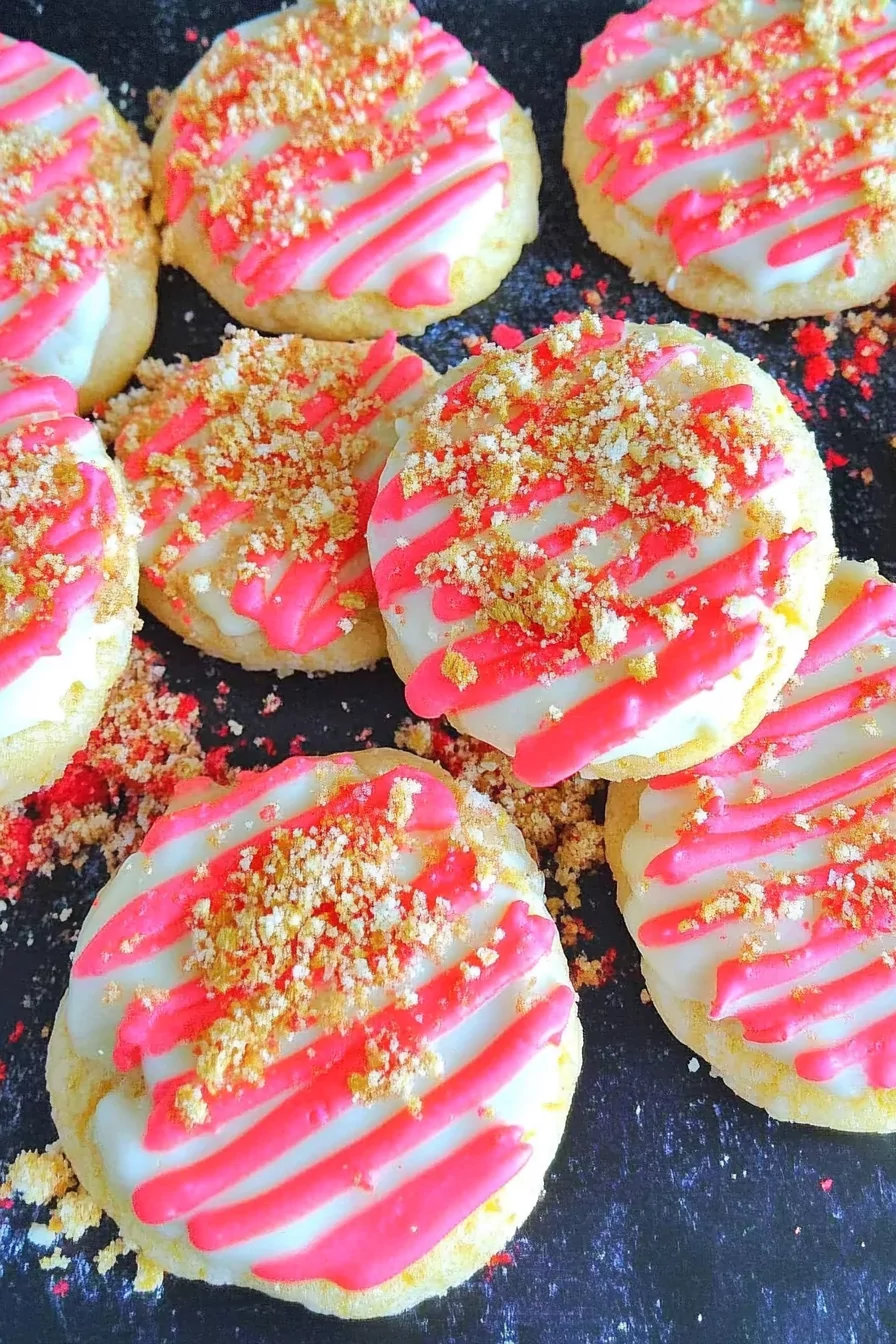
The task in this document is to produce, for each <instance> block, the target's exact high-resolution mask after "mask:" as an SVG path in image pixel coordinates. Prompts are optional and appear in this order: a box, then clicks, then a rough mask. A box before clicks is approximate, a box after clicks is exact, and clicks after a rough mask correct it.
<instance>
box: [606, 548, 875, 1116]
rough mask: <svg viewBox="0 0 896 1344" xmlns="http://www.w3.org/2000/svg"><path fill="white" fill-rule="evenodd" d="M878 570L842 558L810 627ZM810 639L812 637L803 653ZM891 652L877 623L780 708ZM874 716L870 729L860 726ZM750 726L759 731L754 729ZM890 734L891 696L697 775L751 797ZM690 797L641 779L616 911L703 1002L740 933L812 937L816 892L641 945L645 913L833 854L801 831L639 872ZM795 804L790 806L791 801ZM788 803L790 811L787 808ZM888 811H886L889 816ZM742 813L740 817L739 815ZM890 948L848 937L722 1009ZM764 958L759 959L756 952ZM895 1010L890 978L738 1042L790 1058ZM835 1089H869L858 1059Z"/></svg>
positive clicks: (853, 675) (682, 988) (730, 794)
mask: <svg viewBox="0 0 896 1344" xmlns="http://www.w3.org/2000/svg"><path fill="white" fill-rule="evenodd" d="M873 578H876V569H875V568H874V567H873V566H871V565H861V564H857V563H855V562H852V561H842V562H841V563H840V565H839V566H838V569H837V570H836V571H835V576H834V581H835V582H844V583H846V584H848V585H849V590H848V592H847V595H846V597H844V595H843V594H842V593H838V594H837V595H836V598H835V599H831V598H829V600H828V602H827V604H826V606H825V609H824V611H823V613H822V617H821V621H820V625H819V630H820V631H822V630H824V629H825V628H826V627H827V626H828V625H829V624H830V622H831V621H832V620H833V619H834V618H835V617H836V616H838V615H839V614H840V612H841V611H842V610H844V609H845V608H846V606H847V605H851V604H852V602H853V601H854V600H856V598H857V597H858V592H859V590H860V589H861V588H862V586H863V585H864V584H865V583H866V582H867V581H868V580H870V579H873ZM811 651H812V646H811V645H810V656H811ZM894 662H896V633H894V634H887V633H880V634H874V635H873V636H871V637H869V638H868V639H867V640H866V641H864V642H863V643H862V644H860V645H859V646H858V647H857V648H854V649H852V650H851V651H850V652H848V653H847V654H845V655H844V656H842V657H840V658H838V659H836V660H835V661H833V662H831V663H829V664H828V665H827V666H825V667H824V668H822V669H820V670H819V671H817V672H812V673H809V674H807V675H806V676H804V677H802V678H796V679H794V681H792V682H791V683H790V684H789V685H788V687H787V689H786V690H785V692H784V694H783V696H782V698H781V704H782V706H783V707H784V708H789V707H791V706H794V705H798V704H800V703H802V702H803V701H806V700H809V699H811V698H813V697H815V696H817V695H820V694H823V693H825V692H830V691H833V690H835V689H836V688H838V687H842V686H846V685H849V684H851V683H853V682H855V681H858V680H859V679H860V678H863V677H867V676H871V675H873V674H874V673H878V672H882V671H883V670H884V669H889V668H892V667H893V666H894ZM868 724H870V725H872V728H873V731H869V730H868V727H867V726H866V725H868ZM755 737H756V738H757V739H758V740H762V728H761V727H760V729H758V730H757V733H756V734H755ZM894 744H896V703H894V702H893V701H892V700H888V701H886V702H884V703H883V704H882V705H881V706H880V707H878V708H875V709H873V710H871V711H870V712H869V713H867V714H864V713H863V714H858V715H856V716H854V717H851V718H847V719H842V720H840V721H834V722H831V723H829V724H827V725H826V726H824V727H822V728H820V729H818V730H816V731H815V732H814V733H812V734H811V735H809V737H808V738H807V740H806V742H805V744H804V745H803V747H802V749H801V750H799V751H797V752H794V753H792V754H784V755H779V756H777V757H776V758H775V759H773V760H772V759H770V760H768V761H760V763H759V764H758V765H757V766H755V767H753V768H743V769H741V771H740V772H739V773H734V774H731V775H727V774H726V775H717V774H714V772H713V762H711V761H710V762H708V763H707V764H706V765H705V766H703V767H701V768H700V770H699V771H698V772H696V773H697V774H700V775H705V776H706V777H708V778H710V779H712V780H713V782H714V786H715V788H717V789H719V790H721V792H722V795H723V797H724V799H725V800H726V803H727V804H728V806H729V807H731V806H735V805H738V804H740V805H745V804H746V805H749V803H748V797H749V795H750V794H751V792H752V790H753V789H754V788H755V786H756V785H757V783H758V784H759V785H760V786H762V788H764V789H767V790H769V798H770V799H774V798H778V797H787V796H789V795H792V794H794V793H797V792H798V791H799V790H802V789H806V788H809V787H811V786H812V785H815V784H818V783H819V782H821V781H823V780H826V779H832V778H834V777H836V776H838V775H840V774H842V773H843V772H845V771H847V770H850V769H853V768H855V767H856V766H858V765H859V764H862V763H864V762H867V761H870V760H872V759H873V758H876V757H878V756H880V755H882V754H883V753H885V752H887V751H888V750H892V748H893V746H894ZM886 782H887V781H886V780H884V781H882V782H878V783H876V784H871V785H867V786H865V787H861V788H857V787H854V788H853V789H852V790H851V791H849V790H844V791H842V792H838V793H837V796H836V802H838V803H845V804H846V805H847V806H848V807H850V808H855V807H857V806H858V805H859V804H861V803H863V802H868V801H871V800H873V799H875V798H878V797H880V796H881V794H882V793H883V792H884V791H885V787H886ZM698 804H699V792H698V788H697V786H696V784H691V783H683V784H682V785H681V786H680V787H678V788H675V789H660V788H653V787H651V786H649V785H648V786H647V787H646V788H645V790H644V791H643V793H642V794H641V797H640V802H639V813H638V820H637V821H636V822H635V824H634V825H633V826H632V827H631V829H630V830H629V831H628V833H627V835H626V837H625V840H624V843H623V847H622V866H623V870H624V873H625V878H626V881H627V883H628V885H629V887H630V889H631V895H630V897H629V898H628V900H627V902H626V904H625V907H624V914H625V919H626V923H627V924H628V927H629V929H630V931H631V933H632V935H633V937H634V938H635V939H636V941H638V944H639V947H640V949H641V953H642V956H643V957H644V960H645V964H646V965H647V966H648V967H649V968H650V972H651V974H652V975H653V976H654V977H656V978H658V979H659V980H660V981H661V983H662V984H663V985H664V986H665V987H666V989H667V991H668V992H669V993H671V994H672V995H674V996H675V997H677V998H679V999H685V1000H697V1001H698V1002H700V1003H702V1004H703V1005H704V1006H705V1007H706V1008H707V1010H709V1008H710V1006H711V1005H712V1003H713V1001H714V999H715V997H716V992H717V984H716V976H717V971H718V968H719V966H720V965H721V963H723V962H727V961H731V960H736V959H737V957H738V956H739V953H740V950H741V948H742V946H743V940H744V939H745V938H747V937H749V936H752V935H755V934H758V935H759V936H760V937H761V938H762V939H763V941H764V943H765V950H766V952H768V953H769V954H771V953H780V952H787V951H794V950H796V949H799V948H802V947H804V946H805V945H806V944H807V941H808V940H809V936H810V935H809V932H808V930H809V925H810V924H811V923H813V922H814V920H815V919H816V918H818V916H819V915H820V914H821V912H822V894H817V895H813V894H811V893H809V894H807V893H800V891H799V888H798V887H795V888H794V889H793V907H792V909H790V910H789V911H788V913H787V916H786V917H785V916H783V915H782V916H778V917H777V918H774V919H773V920H771V922H770V923H764V922H762V921H759V920H755V921H747V920H737V921H735V922H734V923H724V922H719V923H717V924H714V925H711V926H709V927H705V926H704V929H703V930H702V931H701V933H700V934H699V936H697V937H694V938H691V939H689V940H687V941H681V942H675V943H672V944H668V945H665V944H664V945H658V944H657V943H655V942H653V941H651V942H650V944H649V945H645V944H644V942H643V941H641V939H640V937H639V932H640V930H641V928H642V926H643V925H644V923H645V921H647V920H650V919H653V918H656V917H657V916H660V915H663V914H665V913H666V912H669V911H677V910H679V909H682V908H683V907H685V906H690V905H692V904H699V903H700V902H703V901H706V900H709V899H711V898H713V897H715V896H716V895H717V894H718V893H719V892H720V891H723V890H725V889H726V888H728V887H729V885H730V883H731V880H732V876H733V875H734V874H736V875H737V876H738V877H740V876H741V875H746V876H747V877H750V878H754V879H756V880H757V881H767V880H768V878H769V875H770V873H772V872H774V873H789V874H800V873H805V872H808V871H810V870H812V869H815V868H819V867H823V866H824V865H827V864H831V862H832V859H831V856H830V853H829V850H828V845H827V843H826V841H825V840H824V839H823V838H822V837H814V836H812V837H808V836H807V838H806V840H805V841H804V842H803V843H800V844H798V845H796V846H794V847H792V848H780V849H778V850H777V851H775V850H772V851H765V852H764V853H763V854H762V855H761V856H759V857H757V858H746V859H743V858H738V860H737V862H736V863H733V864H732V866H731V867H728V866H726V865H725V864H724V863H722V864H721V865H714V866H710V867H708V868H707V869H706V870H705V871H700V872H696V873H690V874H689V875H688V876H687V880H686V881H684V882H682V883H679V884H676V885H671V884H667V883H666V882H664V881H663V880H662V879H661V878H660V877H658V876H651V877H647V876H646V875H645V874H646V870H647V869H648V867H649V866H650V864H651V861H652V860H653V859H654V858H656V856H658V855H660V854H663V853H665V852H666V851H667V850H669V849H670V848H672V847H673V846H676V845H677V844H678V836H679V833H680V831H681V828H682V827H683V826H684V824H685V823H686V822H687V820H688V819H689V818H691V817H692V816H693V814H694V812H695V810H696V809H697V807H698ZM796 806H797V805H796V804H795V805H794V809H796ZM830 808H831V804H828V805H827V806H822V807H817V808H814V809H809V810H808V811H807V815H808V816H809V817H819V818H820V817H826V816H829V815H830ZM790 815H791V814H790V813H789V812H788V814H787V816H788V818H789V816H790ZM892 815H893V813H892V810H891V811H889V812H888V813H886V814H885V821H886V818H887V817H889V818H892ZM744 824H745V825H746V824H747V823H746V822H745V823H744ZM893 952H896V933H876V934H874V935H873V936H869V937H868V938H867V939H866V940H865V941H863V942H862V943H860V944H859V946H857V947H853V948H848V949H846V950H843V951H841V952H840V953H838V954H837V955H835V956H833V957H832V958H831V959H830V960H827V961H825V962H823V963H822V964H821V965H819V966H818V967H816V968H815V969H814V970H811V971H808V972H802V973H801V972H800V971H799V969H798V968H795V969H794V971H793V975H792V977H791V978H790V979H788V980H786V981H785V982H784V983H783V985H778V986H770V987H767V988H759V989H757V988H754V989H753V990H752V991H751V992H749V993H747V994H745V995H743V996H742V997H738V998H737V1000H736V1001H735V1002H733V1003H732V1004H731V1006H730V1010H729V1012H727V1013H726V1014H725V1015H726V1016H731V1017H733V1018H735V1019H736V1018H737V1016H738V1013H739V1012H740V1011H741V1010H747V1011H748V1010H750V1009H752V1008H755V1007H757V1006H759V1005H763V1004H774V1003H777V1002H780V1001H782V1000H784V999H785V998H786V996H788V995H789V994H790V993H791V992H792V990H793V989H794V988H795V987H796V986H799V987H800V993H802V992H803V990H804V989H811V988H812V987H818V986H821V985H825V984H828V983H832V982H835V981H838V980H840V979H841V978H842V977H843V976H845V975H848V974H849V973H850V972H853V971H856V970H859V969H860V968H862V967H867V966H869V965H871V964H872V963H874V962H876V961H879V960H880V958H881V957H883V956H885V955H889V954H891V953H893ZM760 965H761V961H760ZM894 1011H896V983H891V984H890V985H889V986H888V987H886V988H885V989H883V990H881V991H879V992H876V993H874V994H873V995H871V996H870V997H869V998H868V999H867V1000H865V1001H864V1002H861V1003H858V1004H854V1005H852V1006H849V1007H847V1008H845V1009H843V1010H842V1011H839V1012H837V1011H832V1012H831V1013H830V1015H828V1016H827V1017H826V1018H825V1019H824V1020H822V1021H820V1022H818V1023H816V1024H814V1025H809V1026H808V1027H803V1028H802V1029H800V1030H799V1031H797V1032H796V1033H795V1034H794V1035H792V1036H791V1037H790V1039H789V1040H784V1041H774V1042H755V1041H745V1042H744V1048H745V1049H747V1050H748V1051H750V1052H753V1051H757V1052H760V1053H766V1054H769V1055H771V1056H772V1057H773V1058H775V1059H778V1060H781V1061H784V1062H785V1063H788V1064H793V1063H794V1061H795V1060H796V1059H797V1057H798V1056H799V1055H801V1054H803V1053H804V1052H807V1051H812V1050H815V1049H818V1048H821V1047H824V1046H830V1045H833V1044H836V1043H838V1042H841V1041H846V1040H848V1039H850V1038H851V1037H852V1036H854V1035H855V1034H856V1033H857V1032H858V1031H860V1030H861V1029H862V1028H863V1027H868V1026H871V1025H872V1024H874V1023H877V1022H880V1021H881V1020H882V1019H884V1018H886V1017H888V1016H889V1015H890V1014H891V1013H893V1012H894ZM821 1086H823V1087H825V1088H827V1089H828V1090H830V1091H831V1092H832V1093H835V1094H837V1095H840V1096H855V1095H858V1094H860V1093H862V1092H864V1091H866V1090H867V1088H868V1081H867V1078H866V1076H865V1074H864V1072H863V1069H862V1068H861V1066H857V1065H852V1066H849V1067H847V1068H844V1069H842V1070H841V1071H840V1072H838V1073H836V1074H835V1075H834V1076H833V1077H832V1078H831V1079H829V1080H826V1081H824V1082H822V1083H821Z"/></svg>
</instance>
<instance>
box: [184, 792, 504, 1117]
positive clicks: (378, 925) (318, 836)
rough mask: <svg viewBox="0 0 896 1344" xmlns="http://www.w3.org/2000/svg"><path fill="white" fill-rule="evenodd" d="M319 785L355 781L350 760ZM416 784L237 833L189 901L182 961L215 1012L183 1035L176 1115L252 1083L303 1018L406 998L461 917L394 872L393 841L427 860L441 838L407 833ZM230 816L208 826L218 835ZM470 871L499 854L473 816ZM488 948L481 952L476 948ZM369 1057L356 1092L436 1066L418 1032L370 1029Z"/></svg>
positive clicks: (196, 1111) (341, 1027)
mask: <svg viewBox="0 0 896 1344" xmlns="http://www.w3.org/2000/svg"><path fill="white" fill-rule="evenodd" d="M321 782H322V787H323V789H324V794H325V799H326V798H333V797H336V796H340V795H342V794H343V793H344V790H345V789H346V788H347V787H354V788H355V789H358V788H359V787H360V789H361V794H362V795H363V793H364V790H365V788H366V787H368V786H366V785H365V784H364V783H363V781H362V782H360V785H359V780H358V775H357V772H356V770H355V769H354V768H353V767H349V768H346V767H340V768H338V769H335V770H331V771H329V772H328V773H327V775H326V776H321ZM420 789H421V785H420V783H419V781H417V780H415V779H409V778H406V777H402V776H401V775H400V774H399V775H397V776H396V777H395V778H394V779H392V780H391V781H390V788H389V795H388V805H387V807H386V808H385V809H384V811H383V812H382V813H378V812H376V811H373V812H371V813H369V814H368V813H366V812H365V810H364V808H363V806H361V807H360V808H357V809H355V808H353V809H351V810H349V811H347V812H346V811H344V810H343V809H342V808H341V807H339V808H336V809H335V810H333V811H328V806H327V802H326V801H323V802H322V803H321V809H322V812H321V816H320V818H319V820H317V821H315V822H314V824H311V825H309V826H308V827H307V828H300V827H294V826H289V825H286V824H284V825H281V826H276V827H274V829H273V830H272V831H271V832H270V834H269V835H268V836H267V837H265V839H264V840H263V841H261V842H259V843H257V844H247V845H246V846H244V847H243V848H241V849H240V850H239V852H238V856H237V859H236V861H235V862H234V863H233V864H232V865H231V866H230V868H229V871H228V872H227V875H226V877H225V878H224V879H223V883H222V890H221V892H220V894H219V895H218V896H215V897H213V898H207V897H202V898H200V899H199V900H197V901H196V903H195V905H194V907H193V910H192V914H191V931H192V942H193V950H192V952H191V954H190V956H189V957H188V959H187V961H186V962H185V970H186V971H187V972H188V973H190V974H195V975H198V977H199V979H200V980H201V982H202V984H204V985H205V986H206V987H207V988H208V990H209V991H210V992H212V993H214V994H216V995H220V996H221V1013H220V1015H219V1016H218V1017H217V1018H216V1020H215V1021H214V1022H212V1024H211V1025H210V1026H209V1027H207V1028H206V1029H204V1030H203V1031H202V1032H201V1033H200V1034H199V1036H198V1037H197V1038H196V1040H195V1042H194V1046H195V1051H196V1081H195V1082H191V1083H188V1084H185V1085H184V1086H182V1087H181V1088H180V1089H179V1092H178V1094H177V1097H176V1101H175V1109H176V1111H177V1113H178V1114H179V1116H180V1117H181V1119H182V1120H183V1121H184V1123H185V1124H187V1125H195V1124H201V1123H202V1122H203V1121H204V1120H205V1118H206V1116H207V1101H206V1097H207V1096H210V1095H214V1094H215V1093H217V1092H219V1091H220V1090H221V1089H222V1088H225V1087H229V1086H233V1085H234V1084H235V1083H249V1084H258V1083H260V1082H261V1081H262V1080H263V1078H264V1075H265V1070H266V1069H267V1068H268V1067H269V1065H270V1064H271V1063H272V1062H273V1061H274V1060H275V1059H277V1058H278V1056H279V1053H280V1049H281V1047H282V1043H283V1041H284V1040H285V1039H288V1038H289V1037H290V1036H292V1035H294V1034H295V1033H297V1032H301V1031H303V1030H306V1029H307V1028H309V1027H311V1026H314V1027H316V1028H317V1029H319V1030H321V1031H323V1032H328V1031H339V1032H343V1031H346V1030H347V1029H348V1028H349V1027H350V1026H351V1025H352V1024H353V1023H355V1022H358V1021H362V1020H363V1019H365V1018H366V1017H368V1016H369V1015H370V1013H371V1012H373V1011H374V1010H375V1009H378V1008H380V1007H382V1005H383V1003H384V1002H389V1001H394V1002H395V1003H397V1004H398V1005H399V1006H401V1005H409V1004H412V1003H413V1002H414V1001H415V996H414V994H413V991H412V988H411V984H412V980H413V977H414V975H415V974H416V971H417V968H418V963H419V958H420V957H421V956H424V957H426V958H427V959H429V960H432V961H435V962H439V961H440V960H441V959H442V958H443V957H444V955H445V954H446V953H447V951H448V950H449V948H450V946H451V945H452V943H454V941H455V940H456V939H458V938H460V937H462V936H463V934H464V932H465V927H466V926H465V923H464V920H463V918H462V917H461V916H459V915H457V914H456V913H455V912H454V911H453V910H452V907H451V905H450V903H449V902H448V901H447V900H445V899H444V898H442V897H440V896H435V897H433V896H431V894H429V893H428V892H427V891H426V890H425V889H424V888H422V887H418V886H417V885H415V881H414V878H413V877H409V878H407V879H405V878H403V877H402V876H401V875H400V873H401V870H402V866H403V859H402V855H403V854H406V853H408V852H411V853H413V852H415V850H416V852H418V853H419V855H420V863H421V865H422V868H423V869H425V868H426V867H427V866H428V864H429V863H438V862H439V861H440V860H441V859H442V858H443V857H444V854H445V848H444V846H445V841H444V839H443V838H434V839H432V840H430V841H429V842H428V843H427V844H426V845H425V846H424V847H423V848H422V850H421V849H420V847H419V845H415V842H414V840H413V839H412V838H411V837H410V836H409V833H408V831H407V829H406V828H407V826H408V824H409V823H410V821H411V818H412V815H413V808H414V800H415V798H416V796H417V795H418V794H419V792H420ZM228 828H229V823H223V825H222V827H221V831H220V834H219V835H218V836H211V837H210V840H211V841H213V842H214V844H215V845H217V844H221V843H227V836H228V834H229V829H228ZM476 853H477V876H478V879H479V881H480V882H481V883H482V884H483V889H485V887H486V886H487V885H488V884H490V883H492V882H494V880H495V872H496V871H497V865H498V864H500V856H499V855H497V854H496V855H493V854H492V853H491V852H490V850H489V848H488V845H487V843H486V841H485V840H484V839H483V837H482V833H481V830H478V829H477V850H476ZM486 955H488V954H487V953H486ZM367 1056H368V1059H367V1063H368V1065H369V1067H368V1068H367V1069H366V1070H365V1072H364V1073H363V1074H362V1073H356V1074H355V1075H353V1078H352V1080H351V1081H350V1088H351V1091H352V1093H353V1095H354V1097H355V1099H356V1100H358V1101H364V1102H369V1101H373V1100H376V1099H377V1098H379V1097H382V1096H385V1095H387V1094H388V1095H400V1096H402V1097H407V1096H409V1095H410V1089H411V1086H412V1083H413V1080H414V1079H415V1078H419V1077H420V1076H434V1075H435V1074H436V1073H437V1072H438V1069H439V1067H440V1065H439V1062H438V1060H437V1058H436V1056H435V1055H434V1054H433V1052H432V1051H431V1050H429V1048H428V1047H426V1046H425V1045H424V1044H423V1043H421V1042H418V1043H417V1044H416V1045H415V1046H414V1047H413V1048H411V1047H410V1046H409V1045H408V1043H407V1041H404V1043H401V1042H399V1041H398V1039H397V1038H396V1037H395V1036H394V1032H391V1031H381V1032H377V1033H373V1034H371V1035H370V1037H369V1038H368V1042H367Z"/></svg>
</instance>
